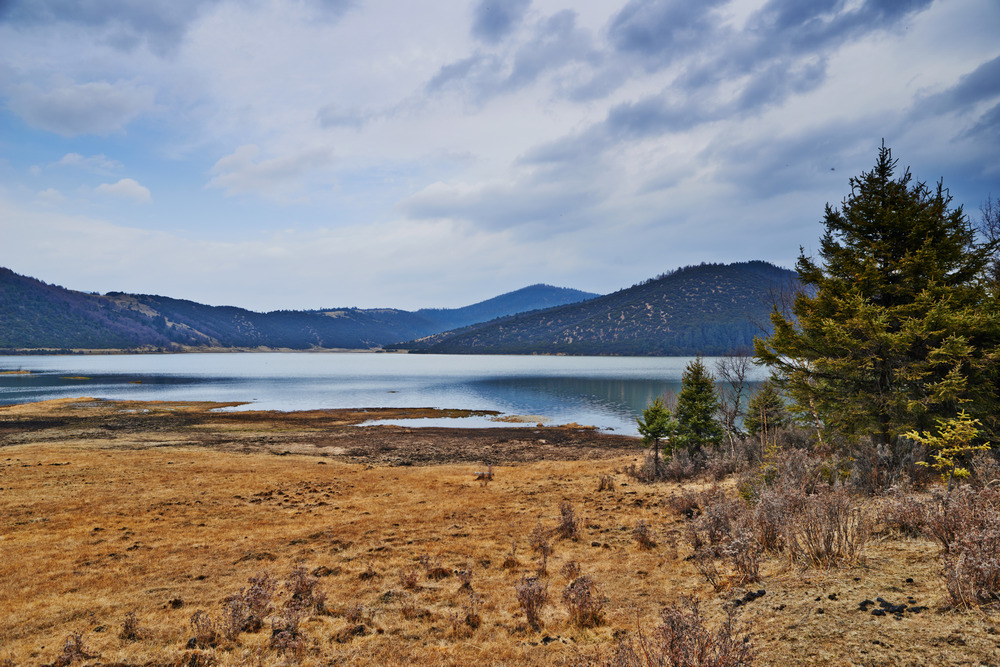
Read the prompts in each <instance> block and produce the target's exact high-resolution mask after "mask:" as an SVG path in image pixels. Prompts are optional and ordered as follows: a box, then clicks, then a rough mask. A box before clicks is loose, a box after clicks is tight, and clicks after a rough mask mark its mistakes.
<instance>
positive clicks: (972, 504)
mask: <svg viewBox="0 0 1000 667" xmlns="http://www.w3.org/2000/svg"><path fill="white" fill-rule="evenodd" d="M998 513H1000V489H981V490H978V491H977V490H976V489H973V488H972V487H971V486H968V485H962V486H960V487H958V488H956V489H955V490H953V491H952V492H951V493H947V492H946V491H942V490H941V489H935V490H934V491H933V494H932V500H931V501H930V503H928V506H927V514H926V518H925V522H926V523H925V531H926V533H927V535H928V536H929V537H932V538H934V539H935V540H937V541H938V542H939V543H940V544H941V547H942V548H943V549H944V551H945V553H948V552H950V551H951V548H952V545H953V544H954V543H955V542H956V541H957V540H958V539H959V538H961V537H963V536H964V535H968V534H969V533H971V532H973V531H978V530H984V529H986V528H988V527H989V526H991V525H992V524H993V521H994V519H995V517H996V516H997V514H998Z"/></svg>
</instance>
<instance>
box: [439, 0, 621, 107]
mask: <svg viewBox="0 0 1000 667" xmlns="http://www.w3.org/2000/svg"><path fill="white" fill-rule="evenodd" d="M601 59H602V56H601V54H600V52H599V51H598V49H597V48H596V47H595V46H594V41H593V37H592V35H591V34H590V33H589V32H588V31H586V30H584V29H581V28H579V27H578V26H577V14H576V12H574V11H573V10H570V9H564V10H562V11H559V12H557V13H555V14H553V15H551V16H548V17H545V18H542V19H540V20H538V21H537V22H536V23H535V24H534V25H533V26H532V29H531V30H530V32H529V33H528V35H527V36H526V38H525V39H523V40H522V41H520V42H517V43H511V44H509V45H507V46H506V47H505V48H504V49H502V50H501V51H499V52H497V53H482V52H478V51H477V52H476V53H474V54H472V55H470V56H467V57H465V58H461V59H459V60H456V61H453V62H451V63H448V64H446V65H443V66H441V68H440V69H438V71H437V73H436V74H435V75H434V76H433V77H432V78H431V79H430V80H429V81H428V82H427V84H426V85H425V86H424V90H425V92H427V93H430V94H434V93H437V92H439V91H442V90H457V91H460V92H463V93H465V94H466V95H467V96H469V97H470V98H471V99H472V100H473V101H474V102H476V103H477V104H481V103H484V102H487V101H489V100H490V99H492V98H494V97H496V96H498V95H503V94H509V93H513V92H516V91H519V90H522V89H524V88H526V87H528V86H530V85H532V84H535V83H536V82H538V81H539V80H541V78H542V77H543V75H546V74H550V73H554V72H560V71H561V70H564V69H566V68H568V67H569V66H571V65H573V64H582V65H585V66H586V65H588V64H589V65H594V64H596V63H599V62H600V61H601ZM605 83H606V82H597V85H596V86H595V80H594V78H593V77H592V76H590V75H589V74H588V75H586V76H585V77H584V80H583V81H582V82H580V81H576V80H567V81H561V82H560V81H556V82H555V84H556V85H555V89H554V92H555V93H556V94H561V95H562V96H567V97H572V96H583V97H585V96H587V95H588V94H592V92H593V91H594V90H596V89H598V88H601V87H606V86H605ZM581 88H586V89H587V90H588V92H587V93H584V94H583V95H580V94H579V93H578V91H579V90H580V89H581Z"/></svg>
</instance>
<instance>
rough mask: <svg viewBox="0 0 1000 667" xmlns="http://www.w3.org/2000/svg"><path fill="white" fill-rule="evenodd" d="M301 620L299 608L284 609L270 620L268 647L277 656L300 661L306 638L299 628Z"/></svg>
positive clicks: (303, 653) (303, 652)
mask: <svg viewBox="0 0 1000 667" xmlns="http://www.w3.org/2000/svg"><path fill="white" fill-rule="evenodd" d="M301 620H302V609H301V608H300V607H296V606H289V607H285V608H284V609H283V610H282V612H281V614H280V615H279V616H277V617H275V618H272V619H271V639H270V641H269V642H268V646H270V647H271V649H272V650H274V651H275V652H277V654H278V655H282V656H285V657H286V658H288V659H291V660H301V659H302V657H303V655H305V651H306V638H305V635H304V634H303V633H302V630H301V629H300V628H299V622H300V621H301Z"/></svg>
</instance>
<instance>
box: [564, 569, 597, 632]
mask: <svg viewBox="0 0 1000 667" xmlns="http://www.w3.org/2000/svg"><path fill="white" fill-rule="evenodd" d="M562 599H563V602H564V603H565V604H566V608H567V609H569V620H570V623H572V624H573V625H575V626H577V627H579V628H593V627H597V626H598V625H600V624H601V623H602V622H603V620H604V604H605V602H606V600H605V599H604V598H602V597H600V596H599V595H598V594H597V585H596V584H595V583H594V581H593V580H592V579H591V578H590V577H587V576H580V577H577V578H576V579H574V580H573V581H572V582H570V584H569V585H568V586H566V588H565V589H563V593H562Z"/></svg>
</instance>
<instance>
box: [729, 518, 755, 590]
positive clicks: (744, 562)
mask: <svg viewBox="0 0 1000 667" xmlns="http://www.w3.org/2000/svg"><path fill="white" fill-rule="evenodd" d="M722 555H723V556H724V557H725V558H726V559H727V560H728V561H729V562H730V563H731V564H732V567H733V571H734V572H735V577H734V582H733V583H735V584H739V585H742V584H752V583H755V582H758V581H760V555H761V548H760V545H759V544H758V543H757V542H756V540H754V539H753V536H752V535H751V534H750V533H749V532H746V531H739V532H737V533H736V535H735V536H734V537H733V538H732V539H731V540H730V541H729V543H728V544H726V545H725V546H724V547H723V549H722Z"/></svg>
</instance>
